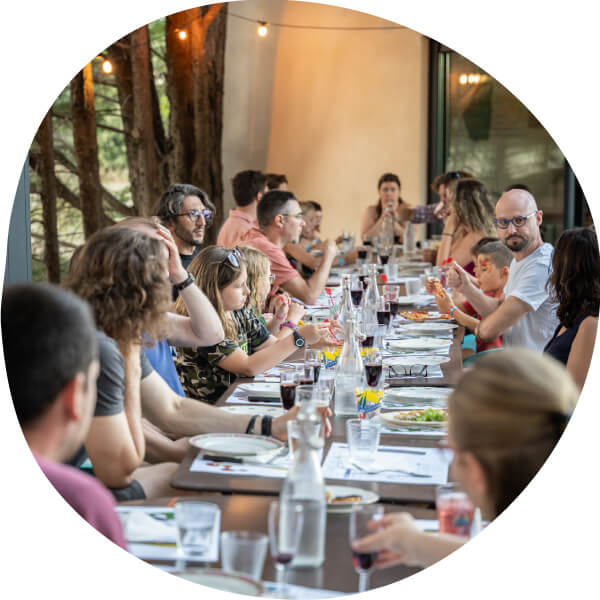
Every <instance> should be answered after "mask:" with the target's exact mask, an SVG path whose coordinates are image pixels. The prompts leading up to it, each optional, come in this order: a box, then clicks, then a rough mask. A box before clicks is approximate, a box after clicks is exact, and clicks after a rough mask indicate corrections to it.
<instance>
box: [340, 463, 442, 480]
mask: <svg viewBox="0 0 600 600" xmlns="http://www.w3.org/2000/svg"><path fill="white" fill-rule="evenodd" d="M352 466H353V467H356V468H357V469H358V470H359V471H362V472H363V473H366V474H367V475H378V474H379V473H402V474H403V475H410V476H411V477H431V475H426V474H425V473H413V472H412V471H406V470H404V469H365V468H364V467H361V466H360V465H359V464H357V463H355V462H353V463H352Z"/></svg>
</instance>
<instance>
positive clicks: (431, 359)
mask: <svg viewBox="0 0 600 600" xmlns="http://www.w3.org/2000/svg"><path fill="white" fill-rule="evenodd" d="M449 361H450V357H449V356H439V355H437V354H428V355H426V356H415V355H412V354H408V355H407V356H388V357H386V358H384V359H383V364H384V365H386V366H389V365H392V366H394V365H399V366H403V367H413V366H415V365H427V366H432V365H443V364H444V363H447V362H449Z"/></svg>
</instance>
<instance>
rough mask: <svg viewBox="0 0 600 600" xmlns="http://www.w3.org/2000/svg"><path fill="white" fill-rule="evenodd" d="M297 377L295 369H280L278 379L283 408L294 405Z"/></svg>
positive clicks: (286, 408) (287, 408)
mask: <svg viewBox="0 0 600 600" xmlns="http://www.w3.org/2000/svg"><path fill="white" fill-rule="evenodd" d="M297 386H298V379H297V378H296V372H295V371H291V370H290V371H281V374H280V379H279V394H280V396H281V404H282V405H283V408H285V410H289V409H290V408H292V407H293V406H294V402H295V400H296V387H297Z"/></svg>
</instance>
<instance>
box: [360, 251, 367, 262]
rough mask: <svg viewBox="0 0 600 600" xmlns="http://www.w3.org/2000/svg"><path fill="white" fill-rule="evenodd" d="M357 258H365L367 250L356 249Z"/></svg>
mask: <svg viewBox="0 0 600 600" xmlns="http://www.w3.org/2000/svg"><path fill="white" fill-rule="evenodd" d="M358 258H359V259H360V260H366V258H367V251H366V250H359V251H358Z"/></svg>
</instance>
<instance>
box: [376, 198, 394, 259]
mask: <svg viewBox="0 0 600 600" xmlns="http://www.w3.org/2000/svg"><path fill="white" fill-rule="evenodd" d="M379 246H380V254H383V255H385V256H388V257H389V256H390V254H391V252H392V248H393V247H394V201H393V200H390V201H389V202H388V210H387V211H386V213H385V216H384V218H383V223H382V225H381V235H380V236H379Z"/></svg>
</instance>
